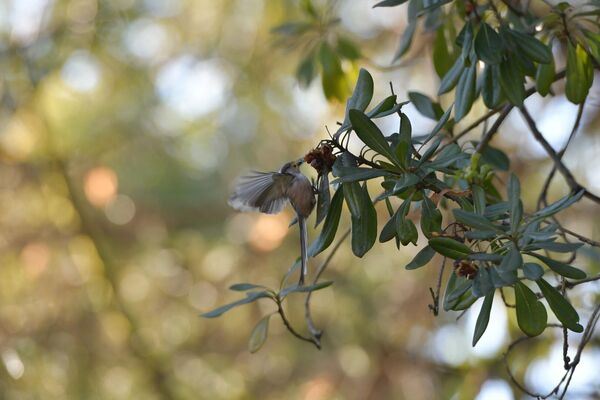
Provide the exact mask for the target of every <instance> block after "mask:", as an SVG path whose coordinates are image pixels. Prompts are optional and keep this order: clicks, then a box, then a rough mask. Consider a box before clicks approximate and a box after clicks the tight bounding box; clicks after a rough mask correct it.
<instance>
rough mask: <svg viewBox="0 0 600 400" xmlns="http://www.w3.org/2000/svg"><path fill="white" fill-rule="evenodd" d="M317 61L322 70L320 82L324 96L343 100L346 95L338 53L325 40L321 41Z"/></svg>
mask: <svg viewBox="0 0 600 400" xmlns="http://www.w3.org/2000/svg"><path fill="white" fill-rule="evenodd" d="M319 61H320V62H321V67H322V70H323V73H322V74H321V84H322V86H323V93H324V94H325V97H326V98H328V99H332V98H336V99H338V100H343V99H344V98H345V96H346V91H347V87H346V80H345V76H344V71H343V70H342V63H341V60H340V58H339V57H338V55H337V54H336V53H335V52H334V51H333V49H332V48H331V47H330V46H329V44H327V43H326V42H322V43H321V47H320V48H319Z"/></svg>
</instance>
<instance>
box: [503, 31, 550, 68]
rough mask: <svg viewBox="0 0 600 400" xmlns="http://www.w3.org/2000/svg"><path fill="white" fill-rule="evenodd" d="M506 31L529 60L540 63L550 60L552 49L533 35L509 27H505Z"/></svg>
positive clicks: (546, 62)
mask: <svg viewBox="0 0 600 400" xmlns="http://www.w3.org/2000/svg"><path fill="white" fill-rule="evenodd" d="M506 32H508V33H509V34H510V36H512V39H513V40H512V41H513V43H515V44H516V45H517V47H518V48H519V49H521V51H522V52H523V53H525V55H526V56H527V58H528V59H530V60H531V61H535V62H537V63H540V64H548V63H550V62H552V60H553V57H552V51H550V49H549V48H548V46H546V45H545V44H544V43H542V42H540V41H539V40H538V39H536V38H535V37H533V36H530V35H526V34H524V33H521V32H518V31H514V30H510V29H506Z"/></svg>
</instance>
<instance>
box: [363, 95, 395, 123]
mask: <svg viewBox="0 0 600 400" xmlns="http://www.w3.org/2000/svg"><path fill="white" fill-rule="evenodd" d="M396 99H397V97H396V95H395V94H393V95H391V96H388V97H386V98H385V99H383V100H382V101H381V102H380V103H379V104H377V105H376V106H375V107H373V109H372V110H371V111H369V112H368V113H367V116H368V117H369V118H371V119H373V118H380V117H385V116H386V115H390V114H393V113H394V112H395V111H393V110H394V106H395V105H396ZM388 112H389V114H388Z"/></svg>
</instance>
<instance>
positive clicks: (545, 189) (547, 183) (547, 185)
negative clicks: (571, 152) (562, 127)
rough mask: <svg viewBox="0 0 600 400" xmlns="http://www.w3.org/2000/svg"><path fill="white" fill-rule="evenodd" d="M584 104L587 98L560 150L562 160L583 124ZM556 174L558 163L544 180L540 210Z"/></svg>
mask: <svg viewBox="0 0 600 400" xmlns="http://www.w3.org/2000/svg"><path fill="white" fill-rule="evenodd" d="M584 105H585V100H584V101H583V102H582V103H581V104H580V105H579V109H578V110H577V117H576V118H575V123H574V124H573V128H572V129H571V133H570V134H569V138H568V139H567V142H566V143H565V145H564V146H563V148H562V150H561V151H559V152H558V158H560V159H561V160H562V158H563V156H564V155H565V152H566V151H567V148H568V147H569V145H570V144H571V141H572V140H573V138H574V137H575V134H576V133H577V131H578V130H579V126H580V125H581V117H582V115H583V107H584ZM555 174H556V165H553V166H552V170H551V171H550V173H549V174H548V176H547V177H546V181H545V182H544V186H543V187H542V191H541V192H540V196H539V198H538V203H537V207H538V210H539V209H540V208H542V204H544V205H548V200H547V197H548V190H549V188H550V183H551V182H552V179H553V178H554V175H555Z"/></svg>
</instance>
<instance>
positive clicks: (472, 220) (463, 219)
mask: <svg viewBox="0 0 600 400" xmlns="http://www.w3.org/2000/svg"><path fill="white" fill-rule="evenodd" d="M452 213H453V214H454V218H455V219H456V222H458V223H461V224H464V225H467V226H470V227H472V228H475V229H478V230H482V231H496V232H502V231H501V230H500V229H499V228H498V227H497V226H496V225H494V224H493V223H492V222H491V221H489V220H488V219H487V218H486V217H484V216H483V215H478V214H474V213H472V212H469V211H465V210H461V209H460V208H455V209H454V210H452Z"/></svg>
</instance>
